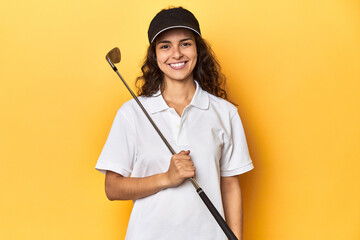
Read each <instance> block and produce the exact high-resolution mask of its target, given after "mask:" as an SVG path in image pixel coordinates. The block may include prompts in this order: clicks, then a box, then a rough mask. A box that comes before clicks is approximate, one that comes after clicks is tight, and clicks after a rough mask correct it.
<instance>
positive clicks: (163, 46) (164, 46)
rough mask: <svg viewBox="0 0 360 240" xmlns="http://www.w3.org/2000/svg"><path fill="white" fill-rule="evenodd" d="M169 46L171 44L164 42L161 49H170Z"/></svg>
mask: <svg viewBox="0 0 360 240" xmlns="http://www.w3.org/2000/svg"><path fill="white" fill-rule="evenodd" d="M169 48H170V46H169V45H167V44H164V45H161V46H160V49H169Z"/></svg>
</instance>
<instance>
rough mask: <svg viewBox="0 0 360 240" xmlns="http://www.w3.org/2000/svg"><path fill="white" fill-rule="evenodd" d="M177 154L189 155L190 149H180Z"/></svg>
mask: <svg viewBox="0 0 360 240" xmlns="http://www.w3.org/2000/svg"><path fill="white" fill-rule="evenodd" d="M179 154H185V155H189V154H190V150H186V151H185V150H182V151H181V152H179Z"/></svg>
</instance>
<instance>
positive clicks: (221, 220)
mask: <svg viewBox="0 0 360 240" xmlns="http://www.w3.org/2000/svg"><path fill="white" fill-rule="evenodd" d="M108 62H109V63H110V65H111V67H112V68H113V69H114V71H115V72H116V73H117V75H118V76H119V77H120V79H121V81H122V82H123V83H124V85H125V86H126V88H127V89H128V90H129V92H130V94H131V95H132V96H133V98H134V99H135V101H136V102H137V103H138V105H139V106H140V108H141V109H142V111H143V112H144V113H145V115H146V117H147V118H148V119H149V121H150V123H151V124H152V125H153V127H154V128H155V130H156V131H157V133H158V134H159V136H160V137H161V139H162V140H163V142H164V143H165V144H166V146H167V147H168V149H169V150H170V152H171V154H173V155H174V154H176V152H175V151H174V149H173V148H172V147H171V145H170V144H169V142H168V141H167V140H166V139H165V137H164V135H163V134H162V133H161V132H160V130H159V128H158V127H157V126H156V124H155V123H154V121H153V120H152V118H151V117H150V115H149V114H148V112H147V111H146V109H145V108H144V106H143V105H142V104H141V102H140V101H139V99H138V98H137V97H136V95H135V94H134V93H133V91H132V90H131V88H130V87H129V86H128V85H127V83H126V82H125V80H124V79H123V78H122V76H121V75H120V73H119V71H118V70H117V68H116V67H115V66H114V64H112V63H111V61H110V60H109V59H108ZM189 180H190V181H191V183H192V184H193V186H194V187H195V189H196V192H197V193H198V194H199V196H200V198H201V199H202V200H203V202H204V204H205V205H206V207H207V208H208V209H209V211H210V213H211V214H212V215H213V217H214V218H215V220H216V221H217V223H218V224H219V226H220V227H221V229H222V230H223V232H224V233H225V235H226V236H227V237H228V239H229V240H238V239H237V237H236V236H235V234H234V233H233V232H232V231H231V229H230V227H229V225H227V223H226V222H225V220H224V218H223V217H222V216H221V215H220V213H219V211H218V210H217V209H216V208H215V206H214V204H213V203H212V202H211V201H210V199H209V198H208V196H207V195H206V194H205V192H204V191H203V190H202V189H201V188H200V186H199V185H198V183H197V182H196V180H195V179H194V178H189Z"/></svg>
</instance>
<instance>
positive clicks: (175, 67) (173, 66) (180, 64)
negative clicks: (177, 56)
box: [169, 62, 186, 69]
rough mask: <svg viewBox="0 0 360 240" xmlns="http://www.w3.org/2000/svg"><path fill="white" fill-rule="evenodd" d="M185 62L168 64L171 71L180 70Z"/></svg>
mask: <svg viewBox="0 0 360 240" xmlns="http://www.w3.org/2000/svg"><path fill="white" fill-rule="evenodd" d="M185 63H186V62H178V63H170V64H169V66H170V67H171V68H173V69H181V68H183V67H184V66H185Z"/></svg>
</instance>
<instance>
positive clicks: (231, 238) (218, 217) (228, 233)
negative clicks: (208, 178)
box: [196, 188, 238, 240]
mask: <svg viewBox="0 0 360 240" xmlns="http://www.w3.org/2000/svg"><path fill="white" fill-rule="evenodd" d="M196 191H197V193H198V194H199V196H200V198H201V199H202V200H203V202H204V203H205V205H206V207H207V208H208V209H209V211H210V212H211V214H212V215H213V217H214V218H215V220H216V221H217V223H218V224H219V226H220V227H221V229H222V230H223V231H224V233H225V235H226V236H227V237H228V239H229V240H238V238H237V237H236V236H235V234H234V233H233V232H232V231H231V229H230V227H229V225H227V223H226V222H225V220H224V219H223V217H222V216H221V215H220V213H219V212H218V210H216V208H215V206H214V204H212V202H211V201H210V199H209V198H208V196H207V195H206V194H205V192H204V191H203V190H202V189H201V188H199V189H197V190H196Z"/></svg>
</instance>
